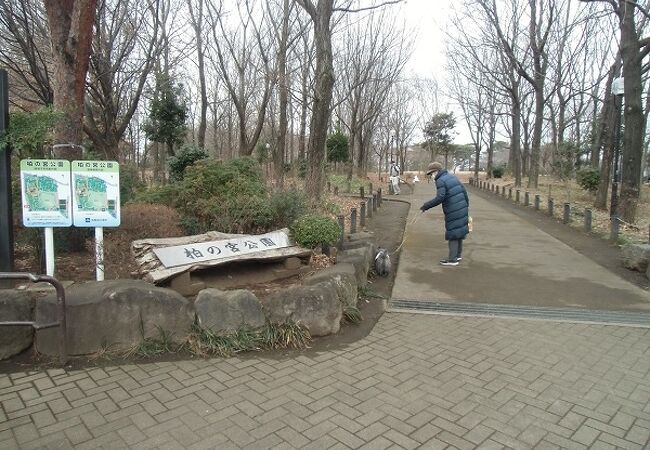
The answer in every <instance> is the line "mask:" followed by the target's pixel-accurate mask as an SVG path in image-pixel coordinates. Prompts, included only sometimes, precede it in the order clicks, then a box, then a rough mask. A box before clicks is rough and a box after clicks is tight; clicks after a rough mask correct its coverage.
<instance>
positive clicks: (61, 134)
mask: <svg viewBox="0 0 650 450" xmlns="http://www.w3.org/2000/svg"><path fill="white" fill-rule="evenodd" d="M44 4H45V9H46V11H47V18H48V22H49V27H50V39H51V41H52V62H53V71H52V72H53V74H54V77H53V82H52V88H53V91H54V107H55V108H56V109H57V110H59V111H62V112H63V119H62V120H61V122H60V123H59V124H58V125H57V126H56V128H55V131H54V140H55V143H56V144H57V145H61V147H55V150H54V153H55V157H57V158H63V159H81V157H82V152H81V142H82V130H83V128H82V127H83V122H82V121H83V111H84V109H83V108H84V95H85V92H86V74H87V72H88V64H89V56H90V49H91V45H92V33H93V23H94V20H95V13H96V6H97V0H44Z"/></svg>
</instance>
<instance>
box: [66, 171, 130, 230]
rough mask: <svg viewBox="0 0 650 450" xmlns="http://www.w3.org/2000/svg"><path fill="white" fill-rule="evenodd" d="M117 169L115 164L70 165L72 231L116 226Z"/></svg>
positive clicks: (118, 224) (118, 177) (117, 216)
mask: <svg viewBox="0 0 650 450" xmlns="http://www.w3.org/2000/svg"><path fill="white" fill-rule="evenodd" d="M119 167H120V166H119V164H118V163H117V162H116V161H85V160H84V161H72V183H73V186H72V190H73V195H72V209H73V213H72V217H73V219H74V220H73V224H74V226H75V227H94V228H100V227H101V228H105V227H119V226H120V170H119ZM97 187H101V190H97V189H96V188H97Z"/></svg>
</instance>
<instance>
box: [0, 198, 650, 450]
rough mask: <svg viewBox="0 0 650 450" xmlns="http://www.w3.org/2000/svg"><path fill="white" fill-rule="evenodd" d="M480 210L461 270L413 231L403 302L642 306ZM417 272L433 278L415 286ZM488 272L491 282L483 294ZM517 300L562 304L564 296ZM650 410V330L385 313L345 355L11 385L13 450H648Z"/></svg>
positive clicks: (4, 424) (440, 246) (554, 244)
mask: <svg viewBox="0 0 650 450" xmlns="http://www.w3.org/2000/svg"><path fill="white" fill-rule="evenodd" d="M431 187H432V186H431ZM432 188H433V187H432ZM423 195H424V194H423ZM405 198H406V196H405ZM416 200H417V199H416ZM416 206H417V205H416ZM472 213H473V214H474V215H475V216H476V227H477V228H476V231H475V232H474V234H473V236H472V238H471V240H470V241H468V243H467V252H466V253H465V254H464V258H465V260H464V261H463V266H462V267H460V268H439V267H438V266H437V265H436V264H435V263H436V261H437V259H438V258H439V256H444V255H440V254H439V253H440V251H442V250H444V249H445V243H444V241H441V237H440V232H439V230H440V228H439V226H440V223H436V221H439V220H440V218H439V217H438V216H435V215H431V216H429V217H427V216H425V218H421V220H422V222H416V224H419V225H421V226H424V228H423V229H422V231H420V232H417V233H422V234H423V235H426V237H427V239H426V240H424V241H422V242H426V243H427V245H426V247H428V248H421V247H422V246H421V245H418V246H415V245H413V242H412V241H410V240H409V241H407V243H406V244H405V246H404V253H403V254H402V256H401V263H400V268H399V272H398V274H397V283H396V285H395V292H394V294H399V295H405V296H406V295H408V296H412V295H413V293H414V292H416V291H417V289H421V288H422V287H426V288H430V290H429V292H430V293H432V295H430V296H427V297H426V298H423V299H424V300H425V301H426V300H430V299H432V298H444V299H445V301H454V300H455V298H456V295H457V294H458V298H460V299H461V300H463V301H469V300H473V299H474V298H476V299H478V300H483V301H490V302H492V301H495V300H498V299H497V298H496V297H492V296H491V295H494V293H496V292H497V287H498V286H499V285H500V286H501V287H502V290H501V292H502V293H503V292H513V293H516V292H517V289H514V288H511V287H510V286H509V285H510V284H516V283H518V281H517V280H516V279H515V278H516V277H517V276H524V275H526V276H527V277H528V279H530V280H534V281H535V282H536V283H537V282H538V283H539V284H538V285H539V286H545V285H546V284H545V283H544V282H543V280H553V281H556V282H559V283H563V282H564V283H567V284H569V283H573V282H576V283H577V282H580V283H583V282H585V283H593V284H594V285H599V284H600V283H603V280H604V278H602V277H608V278H607V280H608V281H607V285H608V286H610V288H611V289H613V290H614V291H613V292H616V293H617V295H618V297H617V301H619V302H621V303H622V304H626V305H629V306H630V307H634V308H636V307H642V309H643V308H645V306H644V301H645V300H646V299H645V297H644V296H642V295H641V293H640V292H639V291H637V290H636V289H634V288H633V287H632V286H629V285H627V284H626V283H624V282H622V281H621V280H619V279H617V278H615V277H614V278H609V277H610V276H611V274H609V273H604V272H601V271H598V268H596V267H590V266H589V264H588V262H587V261H583V260H581V258H579V256H578V255H575V254H572V252H571V250H570V249H569V248H567V247H566V246H564V245H563V244H561V243H559V241H554V240H553V239H552V238H550V237H548V236H547V235H545V234H544V233H541V232H539V231H537V230H535V229H534V228H531V227H530V226H529V227H526V226H525V225H524V224H517V227H518V228H517V229H518V231H517V232H516V233H515V232H513V231H510V232H509V231H508V230H503V231H502V234H501V235H499V234H496V232H495V234H491V233H490V234H488V231H487V230H488V229H489V224H490V223H491V222H494V221H495V218H496V217H497V216H499V217H500V218H501V220H505V222H506V223H510V222H513V223H514V222H516V221H515V220H514V219H513V218H512V217H510V216H505V215H504V214H505V213H504V211H500V210H498V209H497V207H492V206H490V205H489V204H487V203H486V202H481V201H480V200H478V199H477V198H476V197H473V198H472ZM493 228H494V229H495V230H496V229H498V228H499V227H497V226H496V225H493ZM414 233H415V232H412V231H411V232H408V235H407V237H408V238H409V239H412V238H413V236H414V235H415V234H414ZM524 235H529V236H532V237H533V238H534V240H536V241H539V242H537V244H536V247H534V248H526V247H524V250H523V251H521V250H520V251H519V252H518V253H520V254H521V256H520V257H519V259H517V260H516V261H510V260H509V259H508V258H506V257H505V256H504V252H505V253H507V252H509V251H510V250H508V248H507V245H508V244H504V243H503V242H502V241H498V242H497V236H501V237H500V238H499V239H502V240H503V241H510V242H512V244H511V245H516V243H518V242H520V240H523V239H524V238H525V236H524ZM489 236H495V237H494V238H491V237H489ZM517 245H518V244H517ZM504 246H505V247H504ZM514 253H515V252H513V254H514ZM537 253H540V254H541V256H537V255H536V254H537ZM556 254H559V255H562V256H560V257H559V258H560V259H565V258H570V261H571V262H572V263H571V264H572V266H571V269H572V272H571V274H567V273H566V271H565V270H557V269H554V267H553V264H551V263H549V262H548V261H550V260H553V258H555V257H557V256H554V255H556ZM528 256H530V257H528ZM418 260H420V261H422V260H426V261H427V262H428V264H427V265H424V266H422V267H416V266H415V265H414V261H415V262H417V261H418ZM545 261H547V262H545ZM495 265H496V267H494V266H495ZM531 266H533V268H531ZM577 266H580V268H579V269H580V270H578V268H577ZM409 267H411V268H412V270H419V271H421V272H420V273H418V274H417V275H416V276H413V277H412V278H411V277H410V276H409V274H408V272H405V270H406V269H407V268H409ZM442 269H445V270H455V271H457V273H459V274H460V273H464V274H465V276H464V277H459V278H458V279H456V278H452V277H451V275H449V273H448V272H442V271H441V270H442ZM483 270H487V271H488V273H490V274H491V275H492V277H494V279H492V278H490V277H483V278H479V279H478V281H481V283H482V285H483V287H482V288H473V287H471V286H472V283H471V282H472V281H477V280H475V279H474V277H482V275H481V272H482V271H483ZM592 270H593V271H597V273H596V278H593V279H592V278H591V277H590V276H589V273H592V272H590V271H592ZM509 271H514V274H515V275H516V276H515V275H508V272H509ZM427 277H429V278H431V280H429V279H428V278H427ZM538 278H539V279H540V280H542V281H540V280H538ZM461 279H464V280H465V281H464V282H465V284H459V283H457V282H459V280H461ZM610 283H613V284H610ZM468 286H470V287H468ZM416 288H417V289H416ZM594 290H596V287H594ZM491 292H492V293H493V294H490V293H491ZM641 292H643V291H641ZM467 293H472V295H473V296H474V297H470V296H469V295H466V294H467ZM433 294H435V295H433ZM460 294H464V295H462V296H461V295H460ZM479 294H480V295H479ZM519 294H520V297H521V298H528V297H527V296H528V295H534V296H536V297H535V298H537V299H540V300H545V301H548V302H550V301H551V300H552V298H553V296H554V295H555V291H551V294H548V293H547V294H546V295H542V294H536V293H528V292H526V291H523V290H522V291H521V292H519ZM499 298H505V296H504V295H502V296H501V297H499ZM560 302H561V303H560ZM581 302H584V298H582V297H579V298H576V299H573V298H572V297H571V296H570V295H566V296H564V297H562V300H560V301H558V303H557V304H574V303H575V304H582V303H581ZM649 405H650V329H648V328H640V327H622V326H612V325H596V324H585V323H559V322H553V321H531V320H521V319H500V318H484V317H461V316H449V315H431V314H409V313H386V314H384V315H383V316H382V318H381V319H380V320H379V322H378V323H377V325H376V326H375V328H374V329H373V330H372V332H371V333H370V334H369V335H368V336H367V337H366V338H364V339H362V340H360V341H358V342H356V343H354V344H351V345H348V346H346V347H345V348H342V349H339V350H334V351H327V352H321V353H312V352H310V353H302V352H288V353H287V354H286V355H285V356H284V357H281V358H270V357H268V355H264V354H249V355H245V356H243V357H238V358H230V359H211V360H196V361H181V362H165V363H157V364H129V365H122V366H108V367H104V368H91V369H85V370H68V371H64V370H61V369H50V370H46V371H33V372H17V373H11V374H0V448H1V449H14V448H21V449H30V448H39V449H40V448H78V449H89V448H107V449H117V448H133V449H146V448H164V449H177V448H196V449H199V448H205V449H217V448H218V449H228V448H250V449H267V448H277V449H290V448H300V449H303V448H304V449H347V448H364V449H383V448H407V449H410V448H426V449H436V448H441V449H442V448H450V449H452V448H458V449H474V448H484V449H492V448H515V449H519V448H520V449H532V448H536V449H587V448H589V449H613V448H624V449H642V448H648V446H649V445H650V406H649Z"/></svg>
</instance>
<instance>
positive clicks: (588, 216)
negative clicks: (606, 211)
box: [585, 208, 593, 233]
mask: <svg viewBox="0 0 650 450" xmlns="http://www.w3.org/2000/svg"><path fill="white" fill-rule="evenodd" d="M592 219H593V213H592V212H591V209H589V208H585V231H586V232H587V233H590V232H591V222H592Z"/></svg>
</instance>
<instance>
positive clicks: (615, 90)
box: [609, 78, 624, 239]
mask: <svg viewBox="0 0 650 450" xmlns="http://www.w3.org/2000/svg"><path fill="white" fill-rule="evenodd" d="M623 93H624V91H623V78H616V79H615V80H614V82H613V83H612V95H613V96H614V110H615V111H616V121H615V125H614V173H613V176H612V198H611V204H610V208H609V217H610V220H611V236H610V237H611V239H616V238H617V237H618V226H619V223H618V220H619V215H618V184H619V181H618V178H619V167H618V166H619V164H620V163H619V160H620V154H621V109H622V106H623Z"/></svg>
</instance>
